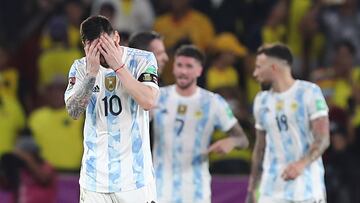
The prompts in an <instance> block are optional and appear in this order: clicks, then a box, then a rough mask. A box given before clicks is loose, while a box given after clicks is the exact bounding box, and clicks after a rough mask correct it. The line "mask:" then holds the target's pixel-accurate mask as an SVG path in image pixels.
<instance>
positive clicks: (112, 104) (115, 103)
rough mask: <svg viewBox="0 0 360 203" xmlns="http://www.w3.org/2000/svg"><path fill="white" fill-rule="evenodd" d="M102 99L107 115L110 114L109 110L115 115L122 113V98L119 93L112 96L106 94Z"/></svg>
mask: <svg viewBox="0 0 360 203" xmlns="http://www.w3.org/2000/svg"><path fill="white" fill-rule="evenodd" d="M102 101H104V112H105V116H108V115H109V111H110V113H111V114H112V115H113V116H117V115H119V114H120V113H121V111H122V106H121V100H120V98H119V97H118V96H117V95H113V96H111V97H107V96H106V97H104V98H103V99H102Z"/></svg>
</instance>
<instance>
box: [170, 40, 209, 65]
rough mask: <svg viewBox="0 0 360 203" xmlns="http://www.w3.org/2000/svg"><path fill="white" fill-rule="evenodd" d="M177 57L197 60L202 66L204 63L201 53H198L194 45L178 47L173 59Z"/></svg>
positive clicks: (198, 50)
mask: <svg viewBox="0 0 360 203" xmlns="http://www.w3.org/2000/svg"><path fill="white" fill-rule="evenodd" d="M177 56H187V57H192V58H194V59H196V60H198V61H199V62H200V64H201V65H202V66H203V65H204V63H205V55H204V53H203V52H202V51H200V49H199V48H197V47H196V46H195V45H182V46H180V47H179V48H178V49H177V50H176V52H175V57H177Z"/></svg>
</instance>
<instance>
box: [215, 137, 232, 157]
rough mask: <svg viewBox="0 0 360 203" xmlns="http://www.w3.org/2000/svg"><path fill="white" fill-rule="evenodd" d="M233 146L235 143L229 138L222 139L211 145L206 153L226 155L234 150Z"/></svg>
mask: <svg viewBox="0 0 360 203" xmlns="http://www.w3.org/2000/svg"><path fill="white" fill-rule="evenodd" d="M235 145H236V143H235V142H234V140H233V139H232V138H231V137H228V138H224V139H221V140H218V141H216V142H215V143H214V144H212V145H211V146H210V147H209V149H208V153H211V152H216V153H219V154H227V153H229V152H230V151H231V150H232V149H234V147H235Z"/></svg>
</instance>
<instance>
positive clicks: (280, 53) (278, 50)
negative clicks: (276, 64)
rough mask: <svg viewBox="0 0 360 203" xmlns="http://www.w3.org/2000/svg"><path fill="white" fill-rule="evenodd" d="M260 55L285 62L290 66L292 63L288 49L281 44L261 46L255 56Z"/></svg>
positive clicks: (291, 56)
mask: <svg viewBox="0 0 360 203" xmlns="http://www.w3.org/2000/svg"><path fill="white" fill-rule="evenodd" d="M260 54H265V55H266V56H270V57H274V58H277V59H282V60H285V61H286V62H287V63H288V64H289V65H290V66H291V65H292V63H293V55H292V53H291V51H290V49H289V47H288V46H286V45H284V44H281V43H276V44H270V45H264V46H261V47H260V48H259V49H258V51H257V53H256V55H260Z"/></svg>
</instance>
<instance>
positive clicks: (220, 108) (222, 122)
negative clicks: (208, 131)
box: [213, 94, 237, 132]
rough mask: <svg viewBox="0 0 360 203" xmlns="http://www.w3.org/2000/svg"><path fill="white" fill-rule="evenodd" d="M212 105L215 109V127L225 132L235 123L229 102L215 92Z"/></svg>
mask: <svg viewBox="0 0 360 203" xmlns="http://www.w3.org/2000/svg"><path fill="white" fill-rule="evenodd" d="M213 107H214V109H215V114H216V116H215V128H217V129H219V130H221V131H223V132H226V131H228V130H230V129H231V128H232V127H234V125H235V124H236V123H237V119H236V118H235V116H234V114H233V112H232V110H231V108H230V106H229V104H228V103H227V102H226V101H225V99H224V98H223V97H222V96H220V95H219V94H215V96H214V102H213Z"/></svg>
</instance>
